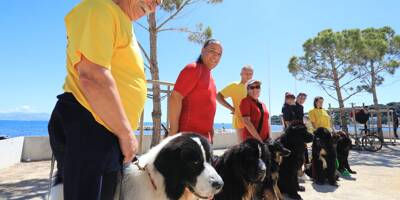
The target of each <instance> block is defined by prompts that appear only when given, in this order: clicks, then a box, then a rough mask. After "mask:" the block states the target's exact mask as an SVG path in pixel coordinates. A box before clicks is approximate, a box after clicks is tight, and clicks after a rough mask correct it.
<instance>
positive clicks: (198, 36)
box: [188, 23, 212, 44]
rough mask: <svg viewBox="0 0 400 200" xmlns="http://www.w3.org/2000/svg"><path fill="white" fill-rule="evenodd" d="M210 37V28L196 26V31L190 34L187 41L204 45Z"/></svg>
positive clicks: (200, 25) (200, 24)
mask: <svg viewBox="0 0 400 200" xmlns="http://www.w3.org/2000/svg"><path fill="white" fill-rule="evenodd" d="M211 37H212V30H211V27H209V26H207V27H206V28H204V26H203V24H202V23H199V24H197V26H196V31H195V32H190V33H189V36H188V39H189V41H191V42H194V43H198V44H204V42H205V41H206V40H208V39H210V38H211Z"/></svg>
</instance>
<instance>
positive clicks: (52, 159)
mask: <svg viewBox="0 0 400 200" xmlns="http://www.w3.org/2000/svg"><path fill="white" fill-rule="evenodd" d="M55 160H56V159H55V157H54V153H52V154H51V167H50V175H49V189H48V191H47V200H49V199H50V193H51V186H52V185H53V171H54V163H55Z"/></svg>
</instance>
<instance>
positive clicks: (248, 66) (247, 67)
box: [242, 65, 254, 71]
mask: <svg viewBox="0 0 400 200" xmlns="http://www.w3.org/2000/svg"><path fill="white" fill-rule="evenodd" d="M244 70H250V71H254V69H253V66H251V65H245V66H243V67H242V71H244Z"/></svg>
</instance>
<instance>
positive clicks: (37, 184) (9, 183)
mask: <svg viewBox="0 0 400 200" xmlns="http://www.w3.org/2000/svg"><path fill="white" fill-rule="evenodd" d="M221 152H222V150H217V151H216V154H221ZM350 165H351V166H352V169H353V170H355V171H357V174H356V175H353V176H352V178H351V179H344V178H341V179H340V181H339V185H340V186H339V187H338V188H336V187H332V186H329V185H323V186H319V185H315V184H313V183H312V182H311V181H310V180H306V181H305V183H302V185H303V186H305V188H306V191H305V192H301V193H300V195H301V196H302V197H303V199H305V200H321V199H324V200H330V199H332V200H345V199H360V200H361V199H363V200H364V199H368V200H392V199H393V200H395V199H396V200H398V199H400V145H399V144H398V145H397V146H391V145H389V146H384V147H383V149H382V150H381V151H379V152H376V153H370V152H365V151H352V152H351V155H350ZM49 172H50V162H49V161H44V162H31V163H20V164H17V165H14V166H12V167H9V168H6V169H2V170H0V199H45V197H46V195H47V187H48V176H49Z"/></svg>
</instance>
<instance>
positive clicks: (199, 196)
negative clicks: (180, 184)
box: [188, 186, 209, 199]
mask: <svg viewBox="0 0 400 200" xmlns="http://www.w3.org/2000/svg"><path fill="white" fill-rule="evenodd" d="M188 188H189V190H190V192H191V193H192V194H194V196H196V197H197V198H199V199H209V197H203V196H201V195H199V194H197V192H196V191H194V189H193V188H192V187H190V186H188Z"/></svg>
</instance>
